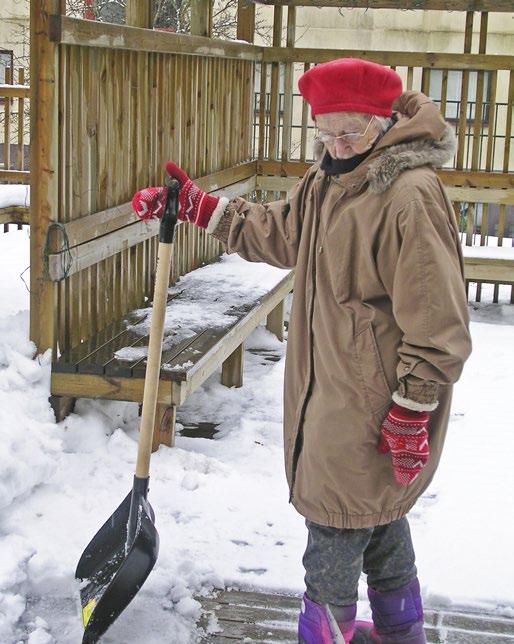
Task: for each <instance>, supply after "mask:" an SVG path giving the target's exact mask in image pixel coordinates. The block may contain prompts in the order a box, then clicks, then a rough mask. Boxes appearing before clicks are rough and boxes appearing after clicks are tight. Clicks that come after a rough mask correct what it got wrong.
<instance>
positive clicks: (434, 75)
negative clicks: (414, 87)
mask: <svg viewBox="0 0 514 644" xmlns="http://www.w3.org/2000/svg"><path fill="white" fill-rule="evenodd" d="M477 80H478V74H477V72H476V71H470V72H469V82H468V103H467V106H466V119H467V120H468V121H473V120H474V119H475V109H476V95H477ZM442 82H443V71H442V70H441V69H433V70H432V71H431V72H430V90H429V94H430V98H432V99H433V100H434V101H435V102H436V103H440V102H441V96H442ZM461 91H462V71H460V70H455V69H454V70H450V71H448V84H447V90H446V112H445V115H444V116H445V118H447V119H449V120H451V121H456V120H458V118H459V116H460V101H461ZM490 95H491V72H489V71H485V72H484V91H483V96H482V101H483V102H482V115H481V120H482V123H487V121H488V119H489V106H490V101H489V98H490Z"/></svg>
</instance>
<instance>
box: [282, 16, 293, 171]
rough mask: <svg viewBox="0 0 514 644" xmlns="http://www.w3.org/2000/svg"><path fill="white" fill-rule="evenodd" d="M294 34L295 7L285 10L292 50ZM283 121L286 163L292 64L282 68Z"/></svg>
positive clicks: (289, 47) (290, 106) (290, 125)
mask: <svg viewBox="0 0 514 644" xmlns="http://www.w3.org/2000/svg"><path fill="white" fill-rule="evenodd" d="M295 33H296V7H288V8H287V36H286V47H287V48H288V49H293V48H294V43H295ZM284 68H285V69H284V120H283V123H282V161H287V160H288V159H289V156H290V154H291V132H292V123H293V90H294V74H293V69H294V68H293V63H286V64H285V66H284Z"/></svg>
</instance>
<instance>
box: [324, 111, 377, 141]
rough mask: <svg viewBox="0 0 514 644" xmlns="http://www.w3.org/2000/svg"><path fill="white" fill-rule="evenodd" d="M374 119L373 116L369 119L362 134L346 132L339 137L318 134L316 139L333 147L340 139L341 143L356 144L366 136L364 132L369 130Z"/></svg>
mask: <svg viewBox="0 0 514 644" xmlns="http://www.w3.org/2000/svg"><path fill="white" fill-rule="evenodd" d="M374 118H375V115H374V114H373V116H372V117H371V118H370V120H369V122H368V124H367V125H366V129H365V130H364V132H362V133H361V132H348V133H346V134H340V135H339V136H333V135H332V134H327V133H326V132H321V131H320V132H319V133H318V139H319V140H320V141H321V142H322V143H328V144H329V145H334V143H335V142H336V141H337V140H338V139H341V140H342V141H346V142H347V143H358V141H360V140H361V139H362V137H363V136H365V135H366V132H367V131H368V129H369V126H370V125H371V123H372V122H373V119H374Z"/></svg>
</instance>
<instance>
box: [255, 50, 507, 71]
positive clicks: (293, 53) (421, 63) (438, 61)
mask: <svg viewBox="0 0 514 644" xmlns="http://www.w3.org/2000/svg"><path fill="white" fill-rule="evenodd" d="M348 56H349V57H354V58H362V59H363V60H369V61H372V62H375V63H380V64H382V65H391V66H396V67H398V66H405V67H430V68H433V69H472V70H476V69H485V70H491V69H512V68H513V67H514V56H508V55H504V54H501V55H496V54H446V53H433V52H402V51H370V50H368V49H315V48H298V49H288V48H287V47H264V48H263V57H262V59H263V60H264V61H265V62H277V61H278V62H295V63H302V62H303V63H324V62H327V61H329V60H334V59H335V58H343V57H348Z"/></svg>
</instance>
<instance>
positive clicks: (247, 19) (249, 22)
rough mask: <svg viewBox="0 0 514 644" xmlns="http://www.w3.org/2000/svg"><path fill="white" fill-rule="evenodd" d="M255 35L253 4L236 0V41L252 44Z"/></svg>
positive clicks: (249, 1) (248, 1)
mask: <svg viewBox="0 0 514 644" xmlns="http://www.w3.org/2000/svg"><path fill="white" fill-rule="evenodd" d="M254 35H255V3H254V2H252V0H237V36H236V37H237V39H238V40H246V42H249V43H253V38H254Z"/></svg>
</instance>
